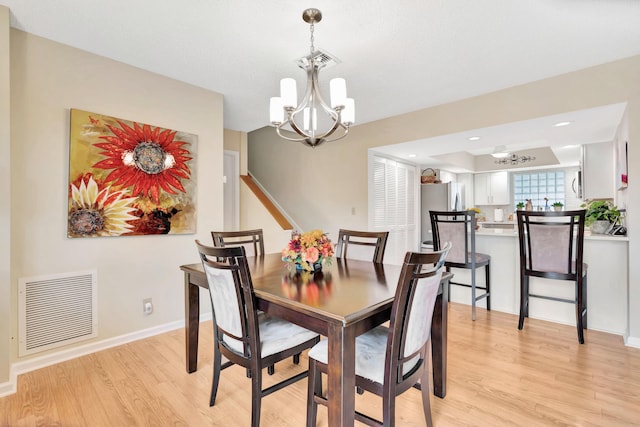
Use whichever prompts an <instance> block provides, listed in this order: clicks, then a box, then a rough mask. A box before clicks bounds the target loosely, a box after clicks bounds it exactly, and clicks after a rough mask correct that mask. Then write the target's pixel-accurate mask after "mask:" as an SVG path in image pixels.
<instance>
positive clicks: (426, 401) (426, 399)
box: [420, 355, 433, 427]
mask: <svg viewBox="0 0 640 427" xmlns="http://www.w3.org/2000/svg"><path fill="white" fill-rule="evenodd" d="M427 357H428V355H427ZM426 360H427V359H425V361H426ZM420 391H421V394H422V408H423V410H424V419H425V421H426V422H427V427H433V419H432V418H431V400H430V394H431V393H430V392H429V367H428V366H426V365H425V367H424V370H423V371H422V378H421V379H420Z"/></svg>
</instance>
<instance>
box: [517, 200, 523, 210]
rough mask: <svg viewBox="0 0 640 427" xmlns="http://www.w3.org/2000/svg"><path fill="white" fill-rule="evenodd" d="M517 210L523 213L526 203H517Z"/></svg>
mask: <svg viewBox="0 0 640 427" xmlns="http://www.w3.org/2000/svg"><path fill="white" fill-rule="evenodd" d="M516 209H517V210H519V211H521V210H522V209H524V202H518V203H516Z"/></svg>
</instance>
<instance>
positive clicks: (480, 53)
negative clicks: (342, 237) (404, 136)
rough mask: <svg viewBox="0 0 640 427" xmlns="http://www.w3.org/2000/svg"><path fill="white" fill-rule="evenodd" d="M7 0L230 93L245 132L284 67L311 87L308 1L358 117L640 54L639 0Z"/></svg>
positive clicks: (92, 47)
mask: <svg viewBox="0 0 640 427" xmlns="http://www.w3.org/2000/svg"><path fill="white" fill-rule="evenodd" d="M0 3H2V4H4V5H5V6H8V7H9V9H10V11H11V25H12V26H13V27H14V28H17V29H20V30H23V31H26V32H29V33H32V34H35V35H38V36H42V37H45V38H47V39H51V40H54V41H58V42H60V43H64V44H66V45H70V46H74V47H77V48H80V49H83V50H86V51H89V52H93V53H95V54H98V55H102V56H105V57H109V58H112V59H115V60H118V61H121V62H124V63H127V64H131V65H133V66H136V67H139V68H142V69H145V70H149V71H152V72H156V73H158V74H162V75H165V76H169V77H172V78H175V79H178V80H181V81H184V82H188V83H190V84H193V85H196V86H199V87H203V88H207V89H210V90H213V91H216V92H219V93H221V94H223V95H224V126H225V128H228V129H233V130H241V131H246V132H248V131H252V130H255V129H257V128H260V127H263V126H266V125H268V120H269V117H268V103H269V97H271V96H276V95H278V92H279V81H280V79H281V78H283V77H295V78H296V79H297V80H298V87H299V88H302V87H304V85H305V82H304V79H305V76H304V72H303V71H302V70H300V69H299V68H297V66H296V65H295V61H296V60H297V59H298V58H300V57H301V56H304V55H306V54H307V53H308V50H309V27H308V25H307V24H306V23H304V22H303V21H302V18H301V15H302V11H303V9H305V8H307V7H317V8H319V9H320V10H321V11H322V13H323V19H322V22H320V23H318V24H317V25H316V28H315V46H316V48H321V49H323V50H326V51H328V52H329V53H331V54H332V55H334V56H335V57H337V58H338V59H339V60H341V61H342V62H341V63H340V64H338V65H337V66H335V67H332V68H328V69H326V70H323V72H322V73H321V76H320V78H321V83H320V84H321V86H323V87H326V86H327V82H328V79H329V78H331V77H334V76H341V77H345V79H346V80H347V90H348V95H349V96H350V97H353V98H355V100H356V122H357V123H360V124H361V123H366V122H370V121H374V120H378V119H381V118H386V117H390V116H394V115H398V114H402V113H407V112H410V111H415V110H418V109H422V108H426V107H430V106H434V105H439V104H443V103H446V102H451V101H455V100H459V99H464V98H468V97H471V96H476V95H480V94H483V93H488V92H492V91H495V90H498V89H503V88H507V87H511V86H515V85H519V84H523V83H527V82H531V81H535V80H539V79H543V78H547V77H550V76H554V75H558V74H562V73H567V72H570V71H574V70H578V69H582V68H586V67H590V66H593V65H597V64H602V63H606V62H610V61H614V60H617V59H621V58H625V57H630V56H634V55H638V54H640V25H639V22H640V1H638V0H615V1H607V0H535V1H526V2H523V1H514V0H511V1H509V0H483V1H474V0H446V1H445V0H402V1H388V0H387V1H381V0H349V1H344V0H316V1H314V2H308V1H305V2H300V1H299V0H272V1H264V0H261V1H258V0H182V1H175V0H109V1H105V0H83V1H78V0H55V1H48V0H0ZM299 90H300V89H299ZM510 134H511V135H513V133H511V132H510Z"/></svg>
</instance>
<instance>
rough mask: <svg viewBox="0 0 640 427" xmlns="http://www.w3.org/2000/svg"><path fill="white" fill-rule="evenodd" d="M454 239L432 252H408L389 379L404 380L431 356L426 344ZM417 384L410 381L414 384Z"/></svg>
mask: <svg viewBox="0 0 640 427" xmlns="http://www.w3.org/2000/svg"><path fill="white" fill-rule="evenodd" d="M449 249H451V244H450V243H448V242H447V243H445V244H444V245H443V249H442V250H440V251H436V252H431V253H419V252H407V254H406V256H405V258H404V262H403V264H402V271H401V273H400V278H399V279H398V286H397V288H396V295H395V299H394V301H393V307H392V309H391V321H390V323H389V337H388V340H387V355H386V362H385V383H387V384H400V383H402V382H403V381H404V380H406V377H405V376H407V375H411V373H412V372H415V371H416V370H417V369H418V368H419V367H420V364H422V358H424V357H428V356H427V352H426V351H425V346H426V344H427V342H428V341H429V338H430V334H431V319H432V317H433V310H434V307H435V302H436V297H437V296H438V288H439V286H440V280H441V278H442V270H443V268H442V267H443V265H444V262H445V259H446V257H447V253H448V251H449ZM412 385H413V384H410V386H412Z"/></svg>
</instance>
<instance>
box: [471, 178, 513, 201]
mask: <svg viewBox="0 0 640 427" xmlns="http://www.w3.org/2000/svg"><path fill="white" fill-rule="evenodd" d="M473 182H474V185H473V194H474V200H475V204H476V205H510V204H511V192H510V191H509V173H508V172H490V173H477V174H475V175H474V177H473Z"/></svg>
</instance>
